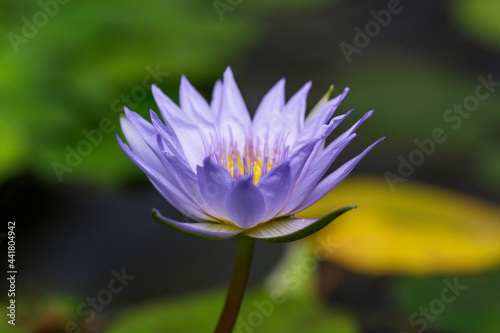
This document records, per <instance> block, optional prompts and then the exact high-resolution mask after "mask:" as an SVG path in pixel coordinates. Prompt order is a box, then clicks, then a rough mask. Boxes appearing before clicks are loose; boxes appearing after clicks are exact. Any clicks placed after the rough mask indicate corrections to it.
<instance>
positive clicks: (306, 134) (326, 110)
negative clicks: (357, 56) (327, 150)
mask: <svg viewBox="0 0 500 333" xmlns="http://www.w3.org/2000/svg"><path fill="white" fill-rule="evenodd" d="M348 92H349V88H346V89H345V90H344V92H343V93H342V94H340V95H339V96H337V97H335V98H334V99H332V100H330V101H328V102H326V103H325V104H324V105H323V106H322V107H321V108H320V109H319V110H318V112H317V114H316V115H315V116H314V117H312V118H310V117H311V116H308V118H307V121H306V125H305V126H304V129H303V130H302V131H301V133H300V135H299V136H298V141H299V142H304V141H307V140H309V139H311V138H313V137H314V136H315V135H316V133H317V131H318V129H319V128H320V127H321V126H322V125H325V124H326V123H327V122H328V121H329V120H330V118H331V117H332V115H333V114H334V112H335V110H337V107H338V106H339V105H340V103H341V102H342V101H343V100H344V98H345V97H346V95H347V93H348ZM296 144H297V143H295V145H296Z"/></svg>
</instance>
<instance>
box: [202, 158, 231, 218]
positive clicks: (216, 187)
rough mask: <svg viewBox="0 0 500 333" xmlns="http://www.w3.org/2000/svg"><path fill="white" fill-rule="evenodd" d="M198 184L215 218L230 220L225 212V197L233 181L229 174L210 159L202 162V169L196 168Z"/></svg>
mask: <svg viewBox="0 0 500 333" xmlns="http://www.w3.org/2000/svg"><path fill="white" fill-rule="evenodd" d="M197 175H198V184H199V187H200V191H201V195H202V196H203V198H204V199H205V200H206V202H207V203H208V205H209V206H210V207H211V208H212V209H213V210H214V212H215V214H217V217H219V218H221V219H225V220H230V218H229V215H228V212H227V210H226V197H227V195H228V193H229V190H230V188H231V186H232V185H233V183H234V182H235V181H234V179H233V178H232V177H231V174H230V173H229V172H228V171H227V170H226V169H224V168H223V167H221V166H218V165H216V164H215V163H213V162H212V160H211V159H210V157H206V158H205V160H204V161H203V167H198V168H197Z"/></svg>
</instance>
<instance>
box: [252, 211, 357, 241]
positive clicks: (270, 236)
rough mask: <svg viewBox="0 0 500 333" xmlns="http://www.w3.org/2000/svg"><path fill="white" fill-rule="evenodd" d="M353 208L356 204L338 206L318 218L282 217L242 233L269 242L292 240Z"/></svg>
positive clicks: (317, 229)
mask: <svg viewBox="0 0 500 333" xmlns="http://www.w3.org/2000/svg"><path fill="white" fill-rule="evenodd" d="M353 208H356V206H347V207H344V208H340V209H338V210H336V211H334V212H332V213H330V214H328V215H326V216H324V217H322V218H320V219H318V220H309V219H296V218H284V219H281V220H277V221H271V222H269V223H266V224H263V225H262V226H260V227H257V228H255V229H253V230H251V231H249V232H246V233H244V235H245V236H247V237H251V238H255V239H258V240H261V241H264V242H270V243H287V242H293V241H296V240H299V239H301V238H304V237H307V236H309V235H312V234H313V233H315V232H317V231H319V230H321V229H323V228H324V227H326V226H327V225H328V224H330V222H332V221H333V220H335V219H336V218H337V217H339V216H340V215H342V214H344V213H345V212H347V211H349V210H351V209H353Z"/></svg>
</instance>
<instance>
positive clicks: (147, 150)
mask: <svg viewBox="0 0 500 333" xmlns="http://www.w3.org/2000/svg"><path fill="white" fill-rule="evenodd" d="M125 112H126V113H127V118H126V117H123V116H122V117H120V125H121V128H122V132H123V135H124V136H125V138H126V139H127V142H128V144H129V145H130V148H131V149H132V151H133V152H134V153H135V154H137V155H138V156H140V157H141V159H143V160H144V161H145V162H146V163H147V164H149V165H150V166H151V167H153V168H155V169H156V170H157V171H160V172H161V171H162V170H165V168H164V167H163V165H162V164H161V162H160V160H159V159H158V157H157V152H155V151H154V147H152V146H151V145H150V144H149V142H151V141H152V142H156V140H153V138H154V137H156V135H157V133H156V130H155V128H154V127H153V126H151V124H149V123H148V122H147V121H146V120H144V119H143V118H142V117H141V116H139V115H138V114H137V113H135V112H132V111H130V110H128V109H127V108H125ZM139 119H142V121H141V122H140V121H139Z"/></svg>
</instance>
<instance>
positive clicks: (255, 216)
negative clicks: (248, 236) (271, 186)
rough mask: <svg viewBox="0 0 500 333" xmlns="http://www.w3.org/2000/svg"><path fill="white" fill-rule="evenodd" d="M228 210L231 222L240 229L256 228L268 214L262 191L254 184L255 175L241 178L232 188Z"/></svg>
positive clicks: (227, 204) (228, 199)
mask: <svg viewBox="0 0 500 333" xmlns="http://www.w3.org/2000/svg"><path fill="white" fill-rule="evenodd" d="M226 209H227V212H228V214H229V218H230V219H231V221H232V222H233V223H234V224H236V225H237V226H238V227H240V228H243V229H249V228H253V227H255V226H256V225H257V224H258V223H259V222H262V218H263V217H264V214H265V213H266V203H265V201H264V196H263V195H262V193H260V190H259V189H258V188H257V187H255V185H254V184H253V175H248V176H240V177H239V178H238V180H237V181H236V182H235V183H234V184H233V185H232V186H231V189H230V190H229V194H228V195H227V198H226Z"/></svg>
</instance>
